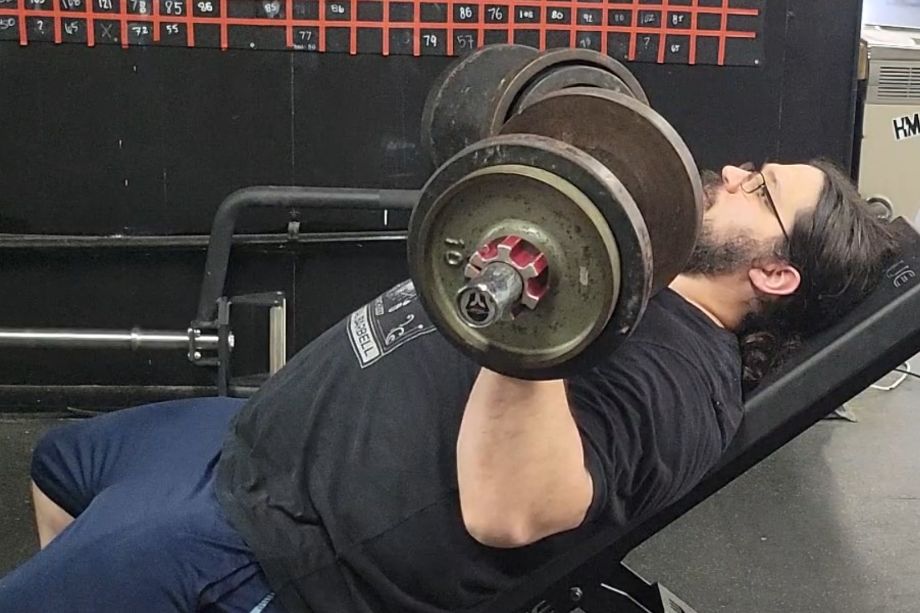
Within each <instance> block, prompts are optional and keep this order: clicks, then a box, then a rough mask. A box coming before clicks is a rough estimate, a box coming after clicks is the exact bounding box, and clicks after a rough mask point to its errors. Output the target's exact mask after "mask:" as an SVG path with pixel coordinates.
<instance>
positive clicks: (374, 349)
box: [347, 281, 435, 368]
mask: <svg viewBox="0 0 920 613" xmlns="http://www.w3.org/2000/svg"><path fill="white" fill-rule="evenodd" d="M434 329H435V328H434V325H433V324H432V323H431V320H430V319H428V316H427V315H426V314H425V311H424V309H423V308H422V304H421V302H420V301H419V300H418V295H417V294H416V292H415V286H414V285H412V281H404V282H403V283H400V284H399V285H397V286H396V287H393V288H391V289H389V290H387V291H386V292H384V293H383V294H381V295H380V296H378V297H377V298H375V299H374V300H373V301H372V302H371V303H370V304H367V305H365V306H363V307H361V308H360V309H358V310H357V311H355V312H354V313H352V314H351V315H350V316H349V317H348V326H347V330H348V340H349V341H350V342H351V346H352V349H353V350H354V352H355V357H357V358H358V364H359V365H360V366H361V368H367V367H368V366H370V365H371V364H373V363H375V362H377V361H378V360H380V359H381V358H383V357H384V356H386V355H388V354H390V353H391V352H393V351H395V350H396V349H398V348H399V347H402V346H403V345H405V344H406V343H408V342H410V341H412V340H413V339H416V338H419V337H420V336H424V335H425V334H428V333H430V332H434Z"/></svg>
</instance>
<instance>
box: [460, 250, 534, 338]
mask: <svg viewBox="0 0 920 613" xmlns="http://www.w3.org/2000/svg"><path fill="white" fill-rule="evenodd" d="M523 291H524V281H523V279H521V275H520V274H519V273H518V271H517V270H515V268H514V267H513V266H511V265H509V264H505V263H504V262H492V263H490V264H487V265H486V266H485V267H484V268H483V269H482V271H481V272H480V273H479V274H478V275H476V276H475V277H473V278H472V279H470V280H469V281H468V282H467V283H466V285H464V286H463V287H462V288H461V289H460V291H459V292H458V293H457V312H458V314H459V315H460V319H462V320H463V321H464V323H466V324H467V325H468V326H470V327H472V328H486V327H488V326H491V325H492V324H494V323H495V322H497V321H500V320H501V319H504V318H505V317H506V316H508V315H509V314H510V312H511V309H512V307H514V306H515V305H517V304H519V303H520V301H521V294H522V293H523Z"/></svg>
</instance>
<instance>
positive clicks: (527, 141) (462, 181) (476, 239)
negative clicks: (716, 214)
mask: <svg viewBox="0 0 920 613" xmlns="http://www.w3.org/2000/svg"><path fill="white" fill-rule="evenodd" d="M614 226H615V227H616V228H617V230H616V232H611V228H612V227H614ZM508 234H516V235H518V236H521V237H523V238H524V239H525V240H527V241H528V242H530V243H532V244H534V245H536V246H538V247H539V248H540V249H541V250H542V251H543V252H544V253H545V254H546V257H547V260H548V262H549V271H550V272H549V290H548V292H547V294H546V295H545V296H544V297H543V299H542V300H541V301H540V303H539V304H538V305H537V307H536V309H534V310H533V311H526V312H523V313H521V314H520V315H519V316H518V317H517V318H515V319H514V320H511V321H499V322H497V323H495V324H493V325H491V326H488V327H487V328H479V329H476V328H472V327H470V326H468V325H467V324H465V323H464V322H463V321H462V320H461V318H460V316H459V314H458V312H457V307H456V304H457V303H456V299H457V293H458V291H459V290H460V289H461V288H462V287H463V286H464V285H465V283H466V281H467V279H466V277H465V276H464V268H465V265H466V263H467V262H468V261H469V259H470V257H471V256H472V255H473V254H474V253H475V252H476V250H477V249H478V248H479V247H480V246H482V245H484V244H485V243H487V242H489V241H491V240H492V239H495V238H498V237H500V236H504V235H508ZM614 234H615V237H614ZM408 245H409V268H410V272H411V275H412V278H413V281H414V282H415V286H416V289H417V290H418V294H419V296H420V298H421V300H422V303H423V305H424V306H425V309H426V311H427V312H428V314H429V316H430V317H431V318H432V321H433V322H434V323H435V324H436V325H437V326H438V328H439V329H440V330H441V332H442V333H443V334H444V335H445V337H446V338H448V339H449V340H450V341H451V342H452V343H453V344H454V345H456V346H457V347H458V348H460V349H461V350H462V351H464V352H465V353H467V354H468V355H470V356H471V357H472V358H473V359H474V360H475V361H476V362H478V363H480V364H482V365H483V366H485V367H487V368H490V369H492V370H495V371H497V372H502V373H504V374H507V375H510V376H514V377H518V378H522V379H553V378H560V377H566V376H570V375H572V374H575V373H577V372H580V371H582V370H583V369H585V368H587V367H589V366H591V365H593V364H595V363H596V362H597V361H598V360H600V359H603V358H604V357H606V356H608V355H609V354H610V353H611V352H612V351H613V350H614V349H615V348H616V347H617V346H618V345H619V343H621V342H622V341H623V340H625V338H627V337H628V335H629V334H630V333H631V332H632V329H633V327H634V326H635V324H636V322H637V321H638V319H639V318H640V317H641V315H642V312H643V311H644V308H645V304H646V302H647V300H648V296H649V293H650V287H651V270H650V261H651V260H650V255H651V254H650V243H649V239H648V233H647V231H646V229H645V226H644V223H643V222H642V219H641V215H640V214H639V212H638V209H637V207H636V206H635V203H634V202H633V201H632V198H631V197H630V195H629V193H628V192H627V191H626V190H625V188H624V187H623V185H622V184H621V183H620V182H619V181H618V180H617V178H616V177H615V176H614V175H613V174H612V173H611V172H610V171H609V170H608V169H607V168H605V167H604V166H603V165H602V164H601V163H599V162H598V161H597V160H595V159H594V158H592V157H591V156H589V155H587V154H585V153H584V152H582V151H580V150H578V149H576V148H575V147H572V146H570V145H568V144H566V143H563V142H560V141H557V140H554V139H549V138H545V137H541V136H534V135H508V136H498V137H493V138H489V139H486V140H483V141H481V142H479V143H476V144H474V145H472V146H470V147H468V148H466V149H465V150H463V151H461V152H460V153H459V154H457V155H456V156H455V157H453V158H452V159H451V160H449V161H448V162H447V163H446V164H444V165H443V166H442V167H441V168H439V169H438V171H437V172H436V173H435V174H434V175H433V176H432V178H431V179H430V180H429V181H428V183H427V184H426V185H425V187H424V188H423V190H422V196H421V198H420V200H419V204H418V205H417V206H416V208H415V210H414V211H413V213H412V218H411V220H410V224H409V241H408Z"/></svg>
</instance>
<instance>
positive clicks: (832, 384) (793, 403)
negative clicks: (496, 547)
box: [481, 219, 920, 613]
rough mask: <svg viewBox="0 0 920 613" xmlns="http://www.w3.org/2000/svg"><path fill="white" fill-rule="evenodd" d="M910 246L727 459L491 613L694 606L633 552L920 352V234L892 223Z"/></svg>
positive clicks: (789, 366) (762, 396)
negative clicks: (649, 572)
mask: <svg viewBox="0 0 920 613" xmlns="http://www.w3.org/2000/svg"><path fill="white" fill-rule="evenodd" d="M892 225H893V227H894V228H895V230H896V232H897V234H898V236H899V238H900V242H901V245H902V250H901V253H900V256H899V257H897V258H895V260H894V261H893V262H892V263H891V265H890V266H889V267H888V269H887V270H886V271H885V273H884V278H883V279H882V282H881V283H880V285H879V287H878V288H877V289H876V290H875V292H874V293H873V294H872V295H870V296H869V297H868V298H867V299H866V300H864V301H863V302H862V303H861V304H860V305H859V306H858V307H857V308H856V309H855V310H854V311H853V312H852V313H850V314H849V315H848V316H847V317H846V318H844V319H843V320H842V321H840V322H838V324H837V325H835V326H833V327H832V328H830V329H828V330H826V331H825V332H823V333H821V334H819V335H817V336H815V337H813V338H811V339H809V341H808V342H807V343H805V345H804V346H803V347H801V348H800V349H799V350H798V351H797V352H796V353H795V354H794V355H793V356H792V358H791V359H790V360H789V361H788V362H787V363H786V364H785V365H784V366H783V368H782V369H780V370H779V371H777V372H776V373H773V375H771V376H770V377H769V378H768V379H767V380H765V381H764V382H763V383H762V384H761V385H760V386H759V387H758V388H757V389H756V390H755V392H754V393H753V394H752V395H751V396H750V397H749V398H748V399H747V400H746V402H745V417H744V420H743V422H742V424H741V427H740V429H739V430H738V433H737V435H736V436H735V439H734V440H733V441H732V443H731V445H730V446H729V449H728V450H727V451H726V453H725V455H724V456H723V458H722V460H721V461H720V463H719V464H718V466H717V467H716V468H715V469H713V470H712V471H711V472H710V473H709V474H708V475H707V476H706V478H705V479H703V481H702V482H700V483H699V484H698V485H697V486H696V487H695V488H694V489H692V490H691V491H690V492H689V493H688V494H686V495H685V496H684V497H683V498H681V499H680V500H678V501H676V502H674V503H673V504H671V505H670V506H669V507H667V508H665V509H663V510H662V511H660V512H658V513H657V514H655V515H653V516H652V517H650V518H649V519H647V520H646V521H644V522H642V523H640V524H638V525H634V526H627V527H625V528H610V529H607V530H605V531H603V532H602V533H601V534H599V535H598V536H597V537H596V538H594V539H592V540H591V541H590V542H589V543H587V544H586V545H583V546H581V547H580V548H577V549H574V550H572V551H570V552H568V553H567V554H566V555H565V556H563V557H561V558H559V559H557V560H555V561H554V562H552V563H551V564H548V565H547V566H545V567H543V568H542V569H540V570H539V571H538V572H536V573H534V574H533V575H532V576H531V577H530V578H529V579H528V581H527V583H526V584H524V585H522V586H520V587H519V588H518V589H516V590H515V591H512V592H509V593H508V594H505V595H504V596H503V597H501V598H499V599H498V600H497V601H496V602H493V603H492V604H491V605H490V606H489V607H487V608H484V609H482V611H481V613H694V609H693V608H692V607H690V606H689V605H687V604H685V603H684V602H683V601H681V600H680V599H679V598H678V597H676V596H675V595H674V594H672V593H670V592H669V591H668V590H667V589H666V588H664V587H663V586H661V585H660V584H657V583H655V584H649V583H647V582H646V581H645V580H644V579H642V578H641V577H640V576H638V575H637V574H636V573H634V572H633V571H632V570H631V569H629V568H628V567H627V566H626V565H625V564H624V563H623V558H625V557H626V554H628V553H629V552H630V551H632V550H633V549H634V548H635V547H637V546H638V545H640V544H641V543H642V542H644V541H645V540H647V539H648V538H650V537H651V536H652V535H654V534H656V533H657V532H658V531H659V530H661V529H662V528H664V527H665V526H667V525H668V524H670V523H671V522H673V521H674V520H675V519H677V518H678V517H680V516H682V515H683V514H684V513H686V512H687V511H689V510H690V509H692V508H693V507H695V506H696V505H697V504H698V503H700V502H702V501H703V500H705V499H706V498H708V497H709V496H711V495H712V494H714V493H715V492H717V491H718V490H719V489H721V488H722V487H724V486H725V485H727V484H728V483H729V482H731V481H732V480H733V479H735V478H736V477H738V476H740V475H741V474H743V473H744V472H745V471H747V469H749V468H750V467H751V466H753V465H755V464H756V463H757V462H759V461H760V460H762V459H763V458H765V457H767V456H768V455H770V454H771V453H773V452H774V451H776V450H777V449H779V448H780V447H782V446H783V445H785V444H786V443H787V442H789V441H790V440H792V439H793V438H795V437H796V436H797V435H799V434H801V433H802V432H803V431H805V430H806V429H807V428H809V427H810V426H811V425H813V424H814V423H816V422H817V421H819V420H820V419H822V418H823V417H825V416H827V415H828V414H830V413H831V412H832V411H833V410H834V409H835V408H836V407H838V406H840V405H842V404H843V403H844V402H846V401H847V400H849V399H851V398H852V397H853V396H855V395H857V394H859V393H860V392H861V391H863V390H864V389H866V388H867V387H868V386H869V385H871V384H872V383H873V382H875V381H876V380H878V379H879V378H881V377H882V376H883V375H885V374H886V373H888V372H889V371H891V370H892V369H894V368H896V367H897V366H898V365H899V364H901V363H902V362H904V361H905V360H907V359H908V358H909V357H910V356H912V355H914V354H916V353H917V352H920V235H918V234H917V232H916V231H915V230H914V229H913V228H912V227H911V226H910V225H909V224H907V222H905V221H904V220H903V219H897V220H895V221H893V222H892Z"/></svg>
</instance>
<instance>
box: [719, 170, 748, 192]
mask: <svg viewBox="0 0 920 613" xmlns="http://www.w3.org/2000/svg"><path fill="white" fill-rule="evenodd" d="M750 174H751V173H750V172H749V171H747V170H744V169H743V168H740V167H738V166H725V167H723V168H722V182H723V184H724V185H725V189H726V190H727V191H729V192H731V193H734V192H736V191H738V189H739V188H740V187H741V184H742V183H743V182H744V180H745V179H746V178H747V177H748V175H750Z"/></svg>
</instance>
